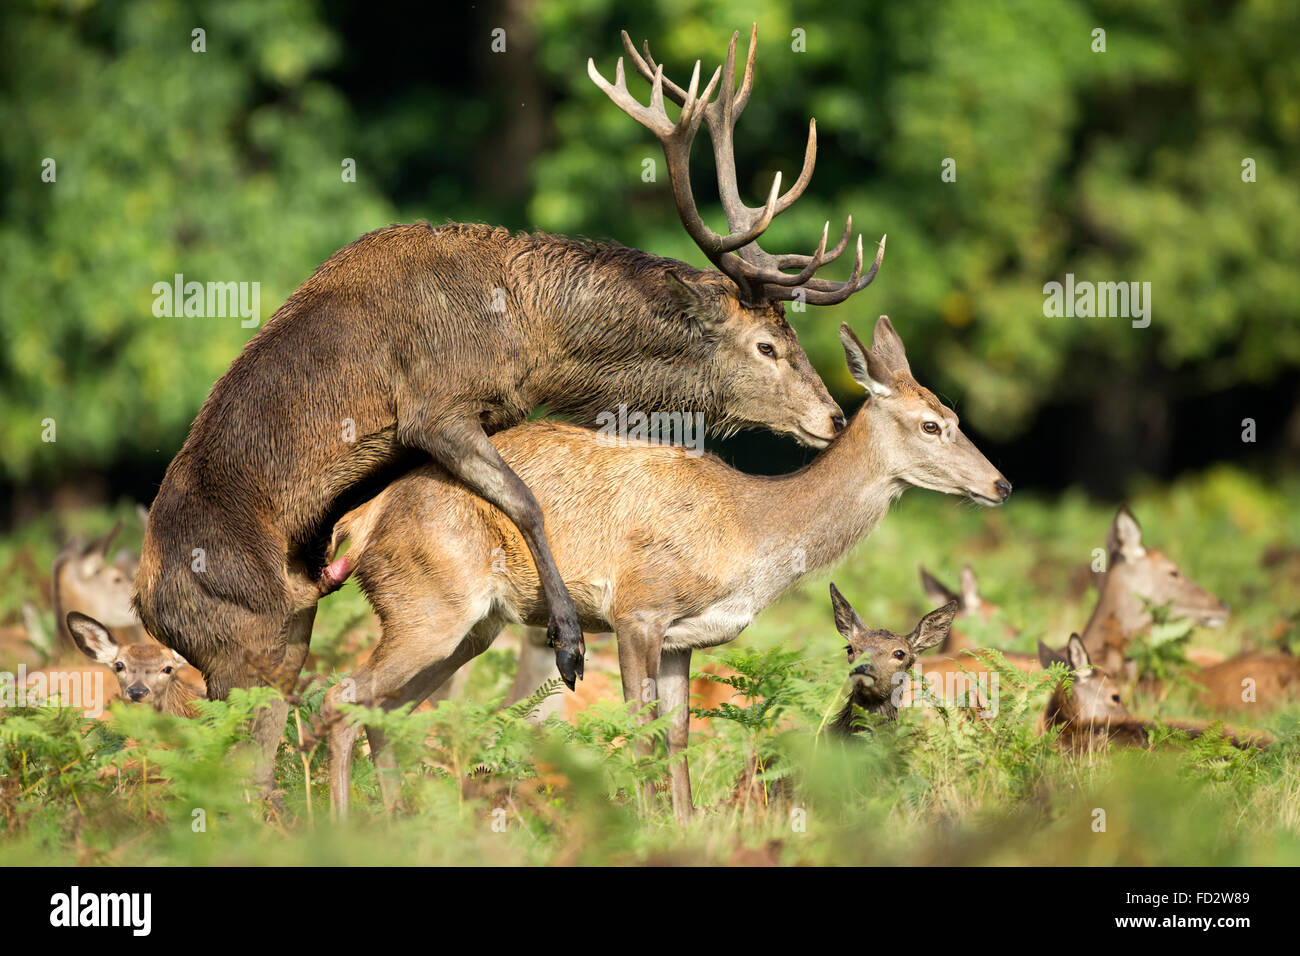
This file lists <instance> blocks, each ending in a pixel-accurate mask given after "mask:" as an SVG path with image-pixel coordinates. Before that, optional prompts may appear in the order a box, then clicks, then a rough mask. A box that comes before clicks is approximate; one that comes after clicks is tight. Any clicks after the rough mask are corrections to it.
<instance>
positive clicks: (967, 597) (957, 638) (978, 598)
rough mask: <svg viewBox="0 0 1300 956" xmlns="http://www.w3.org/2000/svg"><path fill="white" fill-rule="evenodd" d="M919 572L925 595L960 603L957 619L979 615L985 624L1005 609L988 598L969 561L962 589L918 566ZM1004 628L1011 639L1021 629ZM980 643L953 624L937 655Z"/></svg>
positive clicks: (936, 601)
mask: <svg viewBox="0 0 1300 956" xmlns="http://www.w3.org/2000/svg"><path fill="white" fill-rule="evenodd" d="M917 571H919V572H920V574H921V590H923V591H924V592H925V596H926V598H927V599H928V600H929V601H930V602H932V603H934V604H947V603H948V602H949V601H956V602H957V620H958V621H960V620H961V619H962V618H966V617H969V618H972V619H974V618H978V619H979V620H980V621H982V622H983V623H985V624H988V623H989V622H990V621H994V620H996V619H997V618H998V617H999V616H1000V615H1001V613H1002V608H1000V607H998V605H996V604H994V603H993V602H992V601H988V600H985V598H984V597H983V596H982V595H981V594H980V589H979V581H978V580H977V579H976V577H975V571H974V569H972V568H971V566H970V565H969V564H967V565H963V566H962V569H961V578H960V582H961V590H959V591H953V590H951V589H950V588H948V587H947V586H946V585H945V584H944V583H943V582H942V581H940V580H939V579H938V578H936V577H935V576H934V575H933V574H931V573H930V572H929V571H927V570H926V569H925V568H924V567H922V566H919V565H918V566H917ZM1002 628H1003V631H1004V632H1005V634H1006V636H1007V637H1008V638H1015V637H1018V636H1019V635H1020V632H1019V631H1017V630H1016V629H1015V628H1013V627H1011V626H1009V625H1007V624H1003V625H1002ZM977 646H978V645H977V644H976V643H975V642H974V641H973V640H971V638H970V637H969V636H968V635H967V634H966V633H965V632H963V631H961V630H959V629H958V628H957V626H956V624H955V623H954V625H953V627H952V628H951V629H950V630H949V631H948V637H947V638H946V639H945V640H944V641H943V643H942V644H940V645H939V646H938V647H937V648H935V654H936V656H942V657H948V656H951V655H953V654H959V653H961V652H962V651H964V650H967V649H971V650H973V649H975V648H976V647H977Z"/></svg>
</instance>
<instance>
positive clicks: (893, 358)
mask: <svg viewBox="0 0 1300 956" xmlns="http://www.w3.org/2000/svg"><path fill="white" fill-rule="evenodd" d="M871 351H872V352H874V353H876V354H877V355H878V356H880V358H881V359H883V360H884V363H885V367H886V368H888V369H889V371H890V372H894V373H898V372H906V373H907V374H908V375H911V374H912V368H911V366H910V365H908V364H907V352H906V350H904V348H903V340H902V339H900V338H899V337H898V333H897V332H895V331H894V323H893V322H890V321H889V316H887V315H882V316H881V317H880V318H878V319H876V330H875V332H874V333H873V334H872V337H871Z"/></svg>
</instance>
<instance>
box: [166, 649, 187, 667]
mask: <svg viewBox="0 0 1300 956" xmlns="http://www.w3.org/2000/svg"><path fill="white" fill-rule="evenodd" d="M168 650H169V651H171V655H172V666H173V667H188V666H189V663H190V662H189V661H187V660H186V659H185V658H183V657H181V656H180V655H179V654H177V653H176V652H175V651H172V650H171V648H168Z"/></svg>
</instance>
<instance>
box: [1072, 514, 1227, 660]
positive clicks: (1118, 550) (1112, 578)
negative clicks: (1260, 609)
mask: <svg viewBox="0 0 1300 956" xmlns="http://www.w3.org/2000/svg"><path fill="white" fill-rule="evenodd" d="M1106 551H1107V553H1108V558H1109V561H1108V565H1107V570H1106V573H1105V574H1104V575H1102V576H1101V578H1100V581H1099V583H1098V592H1099V593H1098V596H1097V607H1096V609H1095V610H1094V611H1093V613H1092V617H1091V618H1089V620H1088V624H1087V626H1086V627H1085V628H1084V631H1083V641H1084V644H1086V645H1087V647H1088V652H1089V654H1091V655H1092V657H1093V659H1095V660H1096V661H1097V663H1098V664H1100V665H1101V666H1102V667H1104V668H1106V669H1107V670H1108V671H1110V672H1111V673H1115V674H1118V673H1119V672H1120V670H1121V668H1122V667H1123V659H1124V653H1125V650H1126V648H1127V647H1128V642H1129V641H1130V640H1131V639H1132V638H1133V637H1134V636H1135V635H1136V634H1137V633H1138V632H1140V631H1141V630H1142V629H1143V628H1145V627H1148V626H1149V625H1150V624H1151V620H1152V619H1151V611H1150V608H1151V607H1159V606H1161V605H1167V606H1168V608H1169V615H1170V617H1173V618H1183V619H1186V620H1190V621H1193V622H1195V623H1197V624H1202V625H1205V626H1208V627H1218V626H1219V625H1221V624H1223V623H1224V621H1226V620H1227V618H1228V606H1227V605H1226V604H1224V603H1223V602H1222V601H1221V600H1219V599H1218V598H1217V597H1215V596H1214V595H1213V594H1211V593H1209V592H1208V591H1206V590H1204V589H1203V588H1201V587H1199V586H1198V585H1197V584H1196V583H1195V582H1193V581H1191V580H1190V579H1189V578H1187V577H1186V576H1185V575H1184V574H1183V572H1182V570H1181V569H1180V568H1179V567H1178V565H1177V564H1175V563H1174V562H1173V561H1171V560H1170V559H1169V558H1168V557H1166V556H1165V555H1164V554H1162V553H1161V552H1159V551H1157V550H1155V549H1154V548H1147V547H1145V546H1144V545H1143V544H1142V526H1141V525H1139V524H1138V521H1137V519H1136V518H1135V517H1133V513H1132V512H1131V511H1129V510H1128V508H1127V507H1122V508H1120V509H1119V512H1118V513H1117V514H1116V515H1115V520H1114V521H1112V522H1111V526H1110V531H1109V533H1108V534H1107V536H1106Z"/></svg>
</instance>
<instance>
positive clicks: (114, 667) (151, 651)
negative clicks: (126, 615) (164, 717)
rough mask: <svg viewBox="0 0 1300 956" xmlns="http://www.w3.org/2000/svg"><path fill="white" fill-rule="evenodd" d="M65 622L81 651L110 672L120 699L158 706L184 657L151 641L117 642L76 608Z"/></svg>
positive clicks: (182, 663)
mask: <svg viewBox="0 0 1300 956" xmlns="http://www.w3.org/2000/svg"><path fill="white" fill-rule="evenodd" d="M67 624H68V630H69V631H71V632H72V636H73V639H74V640H75V641H76V642H77V646H78V647H79V648H80V649H81V652H82V653H83V654H85V655H86V656H87V657H89V658H90V659H91V660H95V661H98V662H99V663H101V664H103V665H104V666H106V667H107V668H108V669H109V670H111V671H112V672H113V676H115V677H116V678H117V684H118V687H119V689H120V690H121V691H122V697H123V698H125V699H126V700H129V701H131V702H132V703H135V704H139V703H148V704H150V705H152V706H153V707H154V708H155V709H161V707H162V706H163V699H164V697H165V696H166V694H167V691H168V689H169V688H170V687H171V686H172V684H173V683H175V682H176V680H177V678H178V676H179V675H180V671H181V668H182V667H184V666H185V658H183V657H181V655H179V654H177V653H176V652H175V651H173V650H170V649H169V648H166V647H163V646H162V645H161V644H159V643H158V642H157V641H154V640H146V641H141V642H139V643H136V644H119V643H117V641H115V640H114V639H113V635H112V634H110V633H109V631H108V628H106V627H104V625H103V624H101V623H100V622H99V621H96V620H95V619H94V618H92V617H87V616H86V615H85V614H80V613H78V612H76V611H72V612H70V613H69V614H68V618H67Z"/></svg>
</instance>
